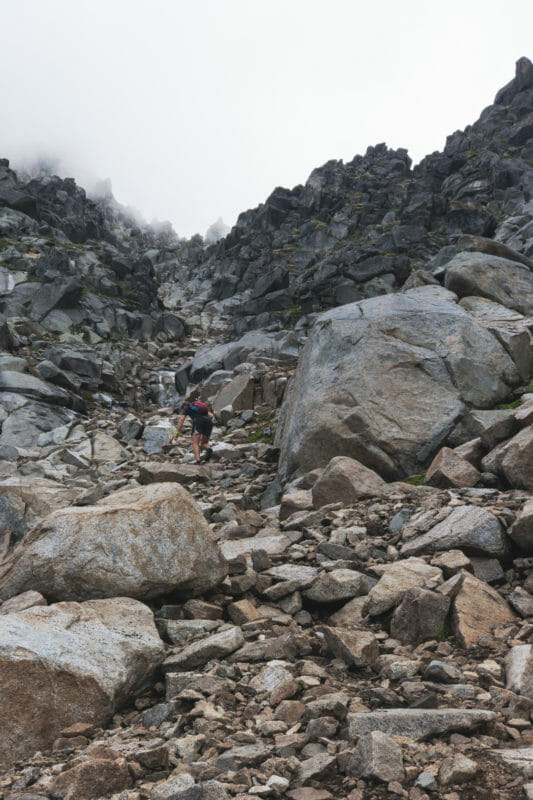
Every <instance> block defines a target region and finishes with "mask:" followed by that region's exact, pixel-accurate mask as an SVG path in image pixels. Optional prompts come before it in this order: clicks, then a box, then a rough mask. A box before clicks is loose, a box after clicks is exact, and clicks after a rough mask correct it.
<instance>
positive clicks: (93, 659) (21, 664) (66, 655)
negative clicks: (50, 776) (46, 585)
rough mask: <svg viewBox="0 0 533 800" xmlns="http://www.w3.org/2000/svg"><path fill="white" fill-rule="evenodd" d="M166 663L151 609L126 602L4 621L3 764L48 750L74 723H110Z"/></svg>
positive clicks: (70, 606)
mask: <svg viewBox="0 0 533 800" xmlns="http://www.w3.org/2000/svg"><path fill="white" fill-rule="evenodd" d="M163 657H164V646H163V643H162V641H161V640H160V638H159V635H158V633H157V630H156V628H155V625H154V621H153V616H152V613H151V611H150V610H149V609H148V608H147V607H146V606H144V605H142V603H139V602H137V601H135V600H131V599H128V598H117V599H113V600H94V601H89V602H87V603H83V604H78V603H58V604H57V605H52V606H39V607H34V608H30V609H27V610H26V611H22V612H20V613H14V614H6V615H5V616H2V617H0V671H1V674H2V681H1V685H0V697H1V703H2V709H3V714H4V715H5V716H4V724H3V732H2V740H1V742H0V763H2V764H4V765H5V764H9V763H12V762H13V761H15V760H17V759H20V758H23V757H25V756H30V755H32V754H33V753H34V752H35V751H36V750H40V749H42V748H47V747H50V746H51V744H52V742H53V741H54V739H55V738H57V736H58V735H59V733H60V731H61V730H62V729H63V728H66V727H67V726H68V725H71V724H73V723H75V722H80V721H81V722H88V723H96V724H97V725H102V724H104V723H106V722H107V721H108V719H109V718H110V717H111V715H112V714H113V712H114V710H115V709H116V708H117V707H118V706H120V704H121V703H123V702H124V701H125V700H126V699H127V698H128V697H131V695H132V694H133V693H135V692H136V691H137V690H142V688H143V686H144V685H146V682H147V681H149V680H150V677H151V675H152V673H153V672H154V670H155V668H156V667H157V666H158V664H160V663H161V661H162V660H163Z"/></svg>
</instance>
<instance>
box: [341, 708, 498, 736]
mask: <svg viewBox="0 0 533 800" xmlns="http://www.w3.org/2000/svg"><path fill="white" fill-rule="evenodd" d="M494 719H496V714H495V713H494V712H493V711H483V710H475V709H455V708H428V709H411V708H394V709H387V710H385V711H363V712H358V713H355V714H348V717H347V721H348V737H349V738H350V739H354V738H355V737H356V736H363V735H364V734H366V733H371V732H372V731H382V732H383V733H386V734H388V735H389V736H409V737H410V738H411V739H414V740H415V741H420V740H421V739H427V738H429V737H430V736H442V735H443V734H447V733H452V732H453V731H468V730H472V729H473V728H476V727H477V726H478V725H482V724H484V723H488V722H491V721H492V720H494Z"/></svg>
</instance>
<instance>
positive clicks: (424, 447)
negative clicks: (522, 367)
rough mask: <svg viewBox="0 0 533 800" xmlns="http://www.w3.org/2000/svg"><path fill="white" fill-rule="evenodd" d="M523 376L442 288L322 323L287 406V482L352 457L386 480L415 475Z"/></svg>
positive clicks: (388, 298) (356, 306) (370, 303)
mask: <svg viewBox="0 0 533 800" xmlns="http://www.w3.org/2000/svg"><path fill="white" fill-rule="evenodd" d="M519 380H520V378H519V374H518V371H517V369H516V367H515V365H514V363H513V361H512V360H511V358H510V357H509V355H508V354H507V353H506V351H505V349H504V348H503V346H502V345H501V344H500V342H499V341H498V340H497V339H496V337H495V336H493V335H492V334H491V333H489V332H488V331H487V329H486V328H485V327H483V326H482V325H480V324H479V323H477V322H476V321H475V320H474V319H473V318H472V317H470V316H469V314H468V313H467V312H466V311H464V310H463V309H462V308H460V307H459V306H458V305H457V304H456V303H454V302H453V301H452V300H450V299H442V290H441V288H440V287H424V291H421V290H418V289H411V290H409V291H407V292H405V293H404V294H389V295H385V296H382V297H374V298H371V299H369V300H364V301H361V302H360V303H352V304H348V305H345V306H341V307H339V308H336V309H333V310H331V311H328V312H325V313H323V314H321V315H320V316H319V317H318V318H317V321H316V322H315V325H314V327H313V329H312V331H311V333H310V335H309V338H308V340H307V343H306V345H305V347H304V351H303V353H302V355H301V357H300V360H299V364H298V368H297V370H296V373H295V375H294V378H293V380H292V382H291V385H290V389H289V391H288V394H287V397H286V399H285V402H284V404H283V407H282V414H281V419H280V425H279V427H278V434H277V440H276V444H277V445H279V446H280V448H281V454H280V464H279V474H280V479H281V481H282V483H284V482H286V481H287V480H288V479H289V478H290V476H291V475H292V474H293V473H294V472H296V470H298V471H299V472H307V471H309V470H312V469H314V468H315V467H319V466H325V465H326V464H327V463H328V462H329V461H330V459H331V458H333V457H334V456H339V455H343V456H349V457H351V458H354V459H356V460H358V461H360V462H361V463H362V464H364V465H365V466H367V467H369V468H371V469H374V470H376V471H377V472H378V473H379V474H380V475H382V476H383V477H385V478H386V479H393V480H394V479H397V478H400V477H402V476H405V475H406V474H407V475H408V474H412V473H415V472H419V471H420V469H421V468H422V467H423V466H425V465H426V464H427V462H428V461H429V460H430V458H431V457H432V456H433V454H434V453H435V452H436V451H437V450H438V448H439V447H440V446H441V445H442V444H443V443H444V442H445V440H446V437H447V436H448V434H449V433H450V431H451V430H452V429H453V427H454V426H455V425H456V423H457V422H458V421H459V420H460V419H461V417H462V415H463V414H464V412H465V409H466V404H470V405H474V406H477V407H487V406H492V405H494V404H495V403H497V402H500V401H502V400H504V399H505V398H506V397H507V395H508V393H509V387H510V386H511V385H514V384H516V383H517V382H519Z"/></svg>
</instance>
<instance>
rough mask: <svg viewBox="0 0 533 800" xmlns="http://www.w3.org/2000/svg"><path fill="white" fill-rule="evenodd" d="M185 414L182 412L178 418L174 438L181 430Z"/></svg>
mask: <svg viewBox="0 0 533 800" xmlns="http://www.w3.org/2000/svg"><path fill="white" fill-rule="evenodd" d="M185 416H186V415H185V414H182V415H181V417H180V418H179V420H178V425H177V428H176V433H175V434H174V438H176V436H177V435H178V433H179V432H180V431H181V429H182V427H183V423H184V422H185Z"/></svg>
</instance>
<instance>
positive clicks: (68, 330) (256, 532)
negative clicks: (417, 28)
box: [0, 59, 533, 800]
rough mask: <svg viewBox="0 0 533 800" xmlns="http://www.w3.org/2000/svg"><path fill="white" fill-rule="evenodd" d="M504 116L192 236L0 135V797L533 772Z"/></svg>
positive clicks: (527, 255) (509, 780)
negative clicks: (31, 159)
mask: <svg viewBox="0 0 533 800" xmlns="http://www.w3.org/2000/svg"><path fill="white" fill-rule="evenodd" d="M532 115H533V66H532V65H531V63H530V62H529V61H528V60H527V59H520V60H519V62H518V64H517V70H516V75H515V77H514V78H513V80H512V81H511V82H510V83H509V84H508V85H507V86H506V87H504V89H502V90H500V92H498V94H497V96H496V98H495V102H494V104H493V105H492V106H489V108H488V109H485V111H483V112H482V114H481V116H480V119H479V120H478V121H477V122H476V123H474V124H473V125H472V126H469V127H468V128H467V129H466V130H465V131H464V132H456V133H455V134H453V135H452V136H451V137H449V139H448V142H447V145H446V148H445V150H444V152H443V153H441V154H439V153H436V154H433V155H432V156H428V158H427V159H425V160H424V162H422V164H421V165H418V166H417V167H415V168H414V169H411V166H410V162H409V159H408V157H407V153H406V152H405V151H396V152H394V151H390V150H388V149H387V148H386V147H385V146H384V145H378V146H377V147H375V148H369V151H368V153H367V154H366V155H365V156H357V157H356V158H355V159H354V160H353V161H352V162H350V163H349V164H346V165H344V164H343V163H342V162H330V163H329V164H327V165H325V166H324V167H321V168H319V169H318V170H315V171H314V172H313V173H312V175H311V176H310V178H309V180H308V182H307V183H306V185H305V186H301V187H296V188H295V189H293V190H282V189H276V190H275V191H274V193H273V194H272V195H271V197H270V198H268V200H267V201H266V203H265V204H263V205H262V206H260V207H259V208H258V209H254V210H252V211H248V212H245V213H244V214H242V215H241V216H240V217H239V221H238V223H237V225H236V226H235V228H234V229H233V230H232V231H231V232H230V233H229V234H228V235H227V236H226V237H225V238H224V239H222V240H220V241H219V242H217V243H215V244H212V245H209V246H207V245H206V244H204V243H203V242H202V240H201V239H200V237H194V238H193V239H192V240H189V241H185V240H180V239H178V238H177V237H176V235H175V234H174V232H173V231H172V230H171V229H169V228H167V227H165V226H163V227H162V228H161V229H159V230H157V231H155V230H153V229H152V228H150V227H149V226H143V225H141V224H139V223H138V221H134V220H132V219H131V218H129V217H128V215H127V214H126V213H125V212H124V210H123V209H122V208H121V207H120V206H119V205H118V204H117V203H116V202H115V201H114V199H113V198H112V196H110V195H109V194H105V193H103V194H102V195H101V196H99V197H97V198H93V199H90V198H88V197H87V196H86V194H85V192H84V191H83V190H82V189H80V188H79V187H77V186H76V184H75V182H74V181H72V180H61V179H59V178H57V177H54V176H46V175H39V176H36V177H35V176H34V177H32V178H30V177H29V176H22V175H17V174H16V173H15V172H14V171H13V170H11V169H10V167H9V164H8V163H7V162H6V161H2V162H0V348H1V350H2V352H1V353H0V424H1V432H0V702H1V708H2V712H3V715H2V720H3V732H2V737H0V765H1V773H0V800H233V798H235V799H236V800H245V798H252V797H265V798H273V799H274V800H275V799H276V798H288V800H329V798H349V800H385V798H391V797H398V798H406V800H430V799H431V798H435V800H518V798H521V797H524V798H533V495H532V492H533V335H532V334H533V316H532V315H533V299H532V298H533V262H532V260H531V259H533V206H532V203H533V200H532V198H533V179H532V173H531V158H532V153H533V150H532V148H533V123H532V121H531V120H532ZM184 397H200V398H201V399H203V400H205V401H207V402H208V404H209V405H210V407H211V408H212V410H213V413H214V415H215V428H214V432H213V437H212V446H213V456H212V458H211V459H210V460H209V461H208V462H204V463H202V464H200V465H196V464H195V463H194V457H193V455H192V451H191V448H190V438H189V432H188V430H187V429H184V431H183V432H182V435H181V436H180V437H179V438H177V439H176V438H175V435H174V434H175V430H176V422H177V415H176V412H175V411H174V407H175V406H176V405H177V404H179V402H180V401H181V400H182V399H183V398H184Z"/></svg>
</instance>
